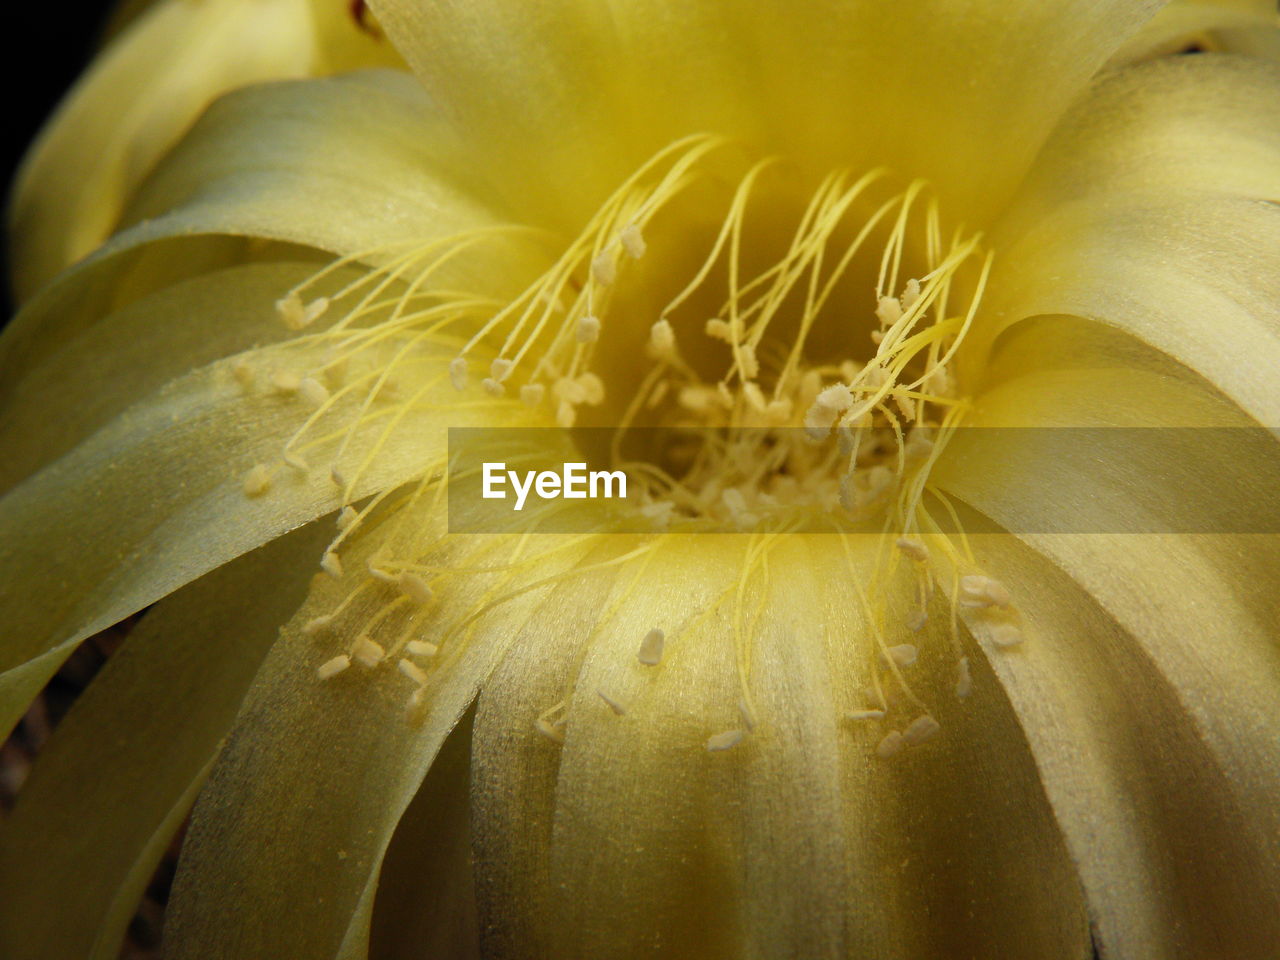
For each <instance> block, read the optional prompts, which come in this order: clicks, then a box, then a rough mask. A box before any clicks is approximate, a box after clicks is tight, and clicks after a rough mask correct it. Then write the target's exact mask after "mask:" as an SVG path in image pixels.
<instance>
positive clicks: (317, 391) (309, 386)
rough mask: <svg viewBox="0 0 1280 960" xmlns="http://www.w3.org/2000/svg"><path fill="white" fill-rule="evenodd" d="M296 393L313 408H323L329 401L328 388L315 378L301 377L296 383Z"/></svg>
mask: <svg viewBox="0 0 1280 960" xmlns="http://www.w3.org/2000/svg"><path fill="white" fill-rule="evenodd" d="M298 393H299V394H300V395H301V396H302V399H303V400H305V401H307V403H309V404H311V405H312V406H313V407H323V406H324V405H325V404H326V403H327V402H328V401H329V388H328V387H326V386H325V385H324V384H323V383H321V382H320V381H319V380H317V379H316V378H315V377H303V378H302V379H301V380H300V381H299V382H298Z"/></svg>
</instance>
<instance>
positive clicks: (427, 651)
mask: <svg viewBox="0 0 1280 960" xmlns="http://www.w3.org/2000/svg"><path fill="white" fill-rule="evenodd" d="M404 648H405V649H406V650H407V651H409V653H410V654H412V655H413V656H415V657H434V656H435V655H436V654H437V653H439V652H440V648H439V647H437V646H436V645H435V644H434V643H431V642H429V641H427V640H410V641H409V642H408V643H406V644H405V645H404Z"/></svg>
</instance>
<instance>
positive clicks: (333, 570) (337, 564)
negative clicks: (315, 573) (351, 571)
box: [320, 550, 342, 580]
mask: <svg viewBox="0 0 1280 960" xmlns="http://www.w3.org/2000/svg"><path fill="white" fill-rule="evenodd" d="M320 569H321V570H323V571H324V572H325V573H327V574H328V575H329V576H331V577H333V579H335V580H341V579H342V559H341V558H340V557H339V556H338V555H337V554H336V553H334V552H333V551H332V550H330V551H329V552H328V553H326V554H325V555H324V557H323V558H321V560H320Z"/></svg>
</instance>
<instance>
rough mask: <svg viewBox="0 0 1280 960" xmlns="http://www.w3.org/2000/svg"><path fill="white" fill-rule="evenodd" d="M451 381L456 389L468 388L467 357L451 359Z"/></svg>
mask: <svg viewBox="0 0 1280 960" xmlns="http://www.w3.org/2000/svg"><path fill="white" fill-rule="evenodd" d="M449 382H450V383H452V384H453V389H455V390H465V389H466V388H467V358H466V357H454V358H453V359H452V360H450V361H449Z"/></svg>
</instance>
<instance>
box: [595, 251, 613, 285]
mask: <svg viewBox="0 0 1280 960" xmlns="http://www.w3.org/2000/svg"><path fill="white" fill-rule="evenodd" d="M591 276H592V279H594V280H595V282H596V283H598V284H600V286H602V287H607V286H609V284H611V283H613V281H614V280H616V279H618V264H617V262H616V261H615V260H614V259H613V253H612V252H610V251H609V250H601V251H600V252H599V253H598V254H596V256H595V259H594V260H592V261H591Z"/></svg>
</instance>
